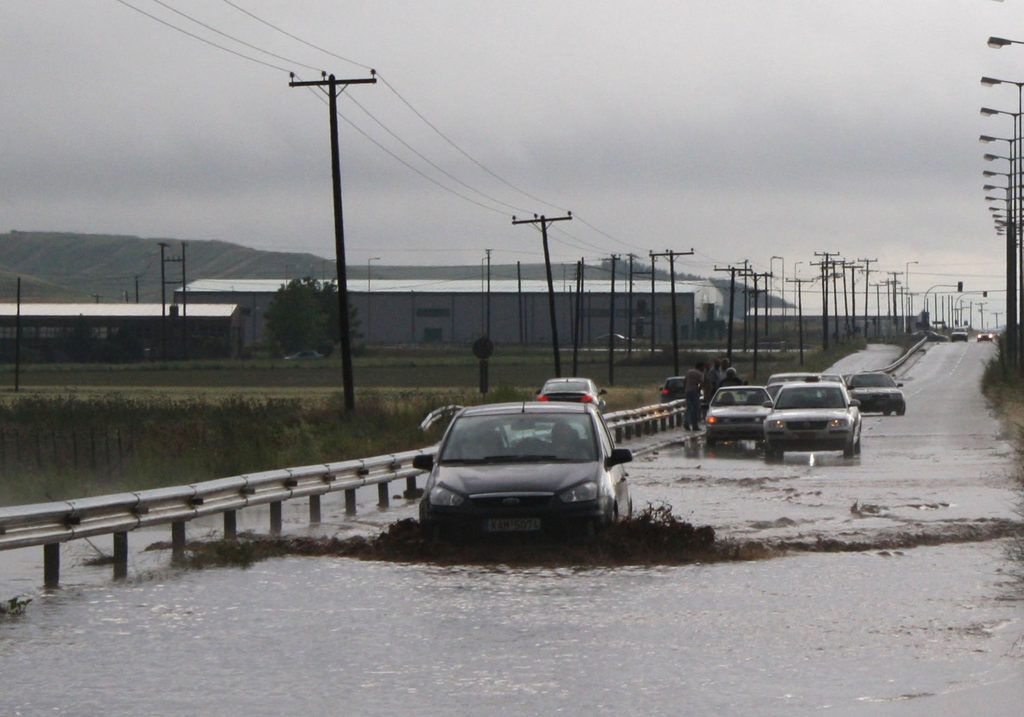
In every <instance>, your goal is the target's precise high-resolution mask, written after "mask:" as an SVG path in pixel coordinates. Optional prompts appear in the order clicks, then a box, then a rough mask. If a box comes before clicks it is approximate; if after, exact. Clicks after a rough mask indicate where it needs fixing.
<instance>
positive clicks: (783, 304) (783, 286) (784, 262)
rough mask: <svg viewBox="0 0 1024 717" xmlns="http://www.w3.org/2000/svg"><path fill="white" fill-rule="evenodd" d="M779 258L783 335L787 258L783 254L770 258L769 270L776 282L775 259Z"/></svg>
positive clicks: (783, 333)
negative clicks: (780, 266)
mask: <svg viewBox="0 0 1024 717" xmlns="http://www.w3.org/2000/svg"><path fill="white" fill-rule="evenodd" d="M776 259H778V260H779V263H780V264H781V265H782V331H781V333H782V335H783V336H785V334H786V260H785V259H783V258H782V257H781V256H773V257H772V258H770V259H769V260H768V272H769V273H770V274H771V275H772V283H773V284H774V283H775V274H774V271H775V269H774V267H775V263H774V262H775V260H776Z"/></svg>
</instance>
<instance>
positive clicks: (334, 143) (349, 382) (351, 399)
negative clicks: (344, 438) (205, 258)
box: [288, 70, 377, 411]
mask: <svg viewBox="0 0 1024 717" xmlns="http://www.w3.org/2000/svg"><path fill="white" fill-rule="evenodd" d="M376 74H377V73H376V72H375V71H373V70H370V77H369V78H366V79H358V80H338V79H335V77H334V75H326V73H322V74H321V77H322V78H323V79H321V80H319V81H314V82H296V81H295V75H294V74H292V75H291V81H290V82H289V83H288V86H289V87H326V88H327V97H328V107H329V112H330V132H331V184H332V187H333V195H334V252H335V256H336V260H337V261H336V264H335V266H336V268H337V273H338V328H339V333H340V335H341V336H340V338H341V378H342V382H343V384H344V390H345V410H346V411H354V410H355V407H356V396H355V380H354V379H353V376H352V336H351V333H350V326H349V318H348V269H347V266H346V263H345V222H344V215H343V211H342V204H341V156H340V155H341V151H340V149H339V141H338V85H341V88H342V91H344V90H345V89H346V88H347V87H348V86H349V85H372V84H376V83H377V77H376Z"/></svg>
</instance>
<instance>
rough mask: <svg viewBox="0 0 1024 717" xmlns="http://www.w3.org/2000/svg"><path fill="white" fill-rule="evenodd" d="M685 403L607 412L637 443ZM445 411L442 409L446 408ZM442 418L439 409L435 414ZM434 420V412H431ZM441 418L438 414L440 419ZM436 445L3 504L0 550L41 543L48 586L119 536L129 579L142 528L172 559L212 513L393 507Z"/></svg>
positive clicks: (675, 417) (228, 532) (411, 492)
mask: <svg viewBox="0 0 1024 717" xmlns="http://www.w3.org/2000/svg"><path fill="white" fill-rule="evenodd" d="M685 404H686V402H685V400H681V401H673V402H671V403H664V404H659V405H652V406H644V407H643V408H637V409H632V410H628V411H617V412H615V413H608V414H605V421H606V423H607V424H608V427H609V428H610V429H611V430H612V431H614V433H615V440H616V441H617V442H619V441H622V440H623V439H624V438H633V437H635V436H639V435H645V434H652V433H656V432H658V431H663V430H667V429H669V428H675V427H678V426H679V425H681V424H682V415H683V412H684V410H685ZM452 408H453V407H451V406H446V407H444V408H443V409H438V410H439V411H445V410H447V411H449V412H450V410H451V409H452ZM434 413H437V412H434ZM431 415H433V414H431ZM439 415H440V414H439ZM436 450H437V448H436V446H431V447H427V448H422V449H419V450H412V451H405V452H403V453H393V454H388V455H382V456H374V457H372V458H363V459H358V460H351V461H342V462H337V463H325V464H317V465H310V466H301V467H297V468H282V469H278V470H271V471H263V472H260V473H248V474H244V475H237V476H230V477H228V478H218V479H215V480H210V481H204V482H201V483H191V484H189V485H180V486H172V487H169V488H156V489H152V490H144V491H138V492H126V493H115V494H111V495H102V496H96V497H93V498H79V499H75V500H67V501H53V502H49V503H35V504H30V505H19V506H11V507H6V508H3V507H0V550H10V549H14V548H25V547H32V546H40V545H41V546H43V576H44V584H45V585H46V586H48V587H53V586H56V585H58V584H59V582H60V544H61V543H64V542H68V541H71V540H76V539H81V538H89V537H93V536H97V535H108V534H109V535H112V536H113V538H114V556H113V557H114V560H113V564H114V576H115V577H123V576H124V575H126V574H127V565H128V538H127V536H128V533H129V532H130V531H132V530H136V529H138V528H146V527H151V526H157V525H167V524H169V525H170V526H171V550H172V555H173V556H175V557H181V556H182V555H184V552H185V525H186V523H187V522H188V521H190V520H193V519H195V518H200V517H203V516H207V515H216V514H221V515H223V516H224V537H225V538H227V539H231V538H234V537H235V536H236V535H237V515H236V514H237V511H239V510H241V509H243V508H249V507H252V506H258V505H269V506H270V532H271V533H272V534H277V533H280V532H281V527H282V516H281V511H282V504H283V503H284V501H286V500H291V499H295V498H308V499H309V520H310V523H314V524H315V523H319V522H320V498H321V496H323V495H325V494H327V493H335V492H339V491H344V493H345V512H346V514H348V515H354V514H355V512H356V489H358V488H362V487H364V486H369V485H376V486H377V493H378V502H377V504H378V506H380V507H387V506H388V505H389V503H390V496H389V484H390V483H391V482H392V481H396V480H403V479H404V480H405V481H406V490H405V493H404V495H405V497H407V498H412V497H415V496H416V495H417V487H416V476H417V475H419V474H421V473H422V472H423V471H421V470H419V469H418V468H413V466H412V461H413V458H415V457H416V456H418V455H432V454H433V453H434V452H435V451H436Z"/></svg>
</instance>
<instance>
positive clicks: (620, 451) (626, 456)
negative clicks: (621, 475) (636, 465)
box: [604, 448, 633, 468]
mask: <svg viewBox="0 0 1024 717" xmlns="http://www.w3.org/2000/svg"><path fill="white" fill-rule="evenodd" d="M632 460H633V451H631V450H629V449H628V448H613V449H612V454H611V455H610V456H608V457H607V458H605V459H604V467H605V468H611V467H612V466H617V465H621V464H623V463H629V462H630V461H632Z"/></svg>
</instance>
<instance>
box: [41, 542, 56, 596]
mask: <svg viewBox="0 0 1024 717" xmlns="http://www.w3.org/2000/svg"><path fill="white" fill-rule="evenodd" d="M58 585H60V543H46V544H45V545H44V546H43V586H44V587H48V588H55V587H57V586H58Z"/></svg>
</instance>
